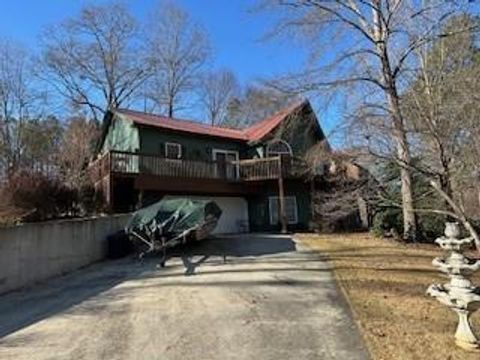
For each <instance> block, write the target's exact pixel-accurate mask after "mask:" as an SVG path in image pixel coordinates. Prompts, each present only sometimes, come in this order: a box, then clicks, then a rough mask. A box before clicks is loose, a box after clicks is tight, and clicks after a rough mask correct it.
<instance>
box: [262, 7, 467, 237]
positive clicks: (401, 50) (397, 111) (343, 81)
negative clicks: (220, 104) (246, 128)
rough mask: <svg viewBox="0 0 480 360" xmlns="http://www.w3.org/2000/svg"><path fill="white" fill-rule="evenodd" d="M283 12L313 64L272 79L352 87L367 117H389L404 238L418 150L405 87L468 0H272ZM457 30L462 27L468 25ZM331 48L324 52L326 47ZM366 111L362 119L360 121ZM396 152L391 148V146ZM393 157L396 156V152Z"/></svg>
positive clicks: (287, 87)
mask: <svg viewBox="0 0 480 360" xmlns="http://www.w3.org/2000/svg"><path fill="white" fill-rule="evenodd" d="M262 3H263V5H264V6H265V8H267V9H268V8H270V9H273V10H279V15H280V19H279V27H278V28H277V29H275V30H280V31H283V32H289V34H292V33H293V35H294V36H295V37H296V38H297V39H300V40H305V39H306V40H307V44H308V48H309V49H310V53H311V58H310V64H309V66H308V67H307V69H306V71H305V72H304V73H302V74H293V75H290V76H286V77H284V78H283V79H281V81H275V82H272V83H271V85H272V86H275V87H277V88H279V89H282V90H284V91H287V92H293V93H298V92H309V91H310V92H312V91H313V92H319V91H321V90H328V91H335V90H340V91H345V90H348V91H349V92H353V93H356V94H360V95H361V99H360V101H358V102H357V105H359V107H358V108H357V111H358V110H361V111H360V112H361V118H362V119H363V120H372V119H373V120H375V121H378V119H382V120H381V121H382V125H383V129H385V130H387V129H388V133H387V136H386V137H385V138H384V139H386V140H387V141H388V143H389V145H393V147H394V150H395V155H394V157H395V159H396V161H397V163H398V166H400V168H401V184H402V206H403V224H404V234H403V236H404V238H405V239H411V240H413V239H415V238H416V233H417V224H416V216H415V211H414V194H413V190H412V175H411V153H410V147H409V142H408V140H409V139H408V133H407V126H406V122H405V118H404V114H403V112H402V108H401V105H400V89H402V87H403V86H405V84H406V82H407V81H408V76H409V75H408V72H409V69H410V68H412V67H414V66H415V65H416V64H415V57H414V55H415V51H417V50H418V49H419V48H421V47H423V46H425V45H426V44H429V43H430V42H432V41H433V40H435V39H436V38H438V37H445V36H448V35H450V34H448V33H444V32H442V31H441V30H442V27H443V25H444V24H445V22H446V21H448V19H450V18H451V17H452V16H454V15H455V14H457V13H458V12H459V11H461V10H462V7H461V4H460V3H461V1H448V2H447V1H441V0H431V1H429V2H428V5H424V4H422V3H421V2H419V1H414V0H410V1H407V0H403V1H402V0H368V1H365V0H333V1H332V0H266V1H263V2H262ZM463 30H464V29H456V30H455V31H463ZM327 45H328V46H329V48H330V49H331V50H330V51H328V52H325V51H324V49H325V48H326V46H327ZM359 118H360V117H357V120H358V119H359ZM388 149H389V150H392V147H391V146H389V147H388ZM389 155H390V156H392V155H391V154H389Z"/></svg>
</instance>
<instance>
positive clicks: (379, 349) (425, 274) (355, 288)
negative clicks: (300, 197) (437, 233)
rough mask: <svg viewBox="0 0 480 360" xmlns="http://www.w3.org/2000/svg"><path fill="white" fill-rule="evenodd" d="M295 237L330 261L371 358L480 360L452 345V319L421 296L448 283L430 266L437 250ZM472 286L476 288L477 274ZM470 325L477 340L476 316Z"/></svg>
mask: <svg viewBox="0 0 480 360" xmlns="http://www.w3.org/2000/svg"><path fill="white" fill-rule="evenodd" d="M296 237H297V238H298V239H299V240H300V241H302V242H303V243H304V244H307V245H308V246H309V247H311V248H312V249H315V250H318V251H319V252H320V253H321V254H322V255H324V256H326V257H327V259H328V260H329V262H330V264H331V266H332V268H333V270H334V274H335V277H336V279H337V282H338V284H339V286H340V287H341V288H342V290H343V292H344V294H345V296H346V297H347V299H348V301H349V303H350V305H351V308H352V311H353V313H354V317H355V319H356V321H357V323H358V326H359V328H360V330H361V332H362V335H363V338H364V340H365V343H366V345H367V347H368V349H369V351H370V353H371V354H372V357H373V359H377V360H380V359H383V360H395V359H399V360H400V359H401V360H407V359H425V360H427V359H428V360H430V359H432V360H435V359H439V360H446V359H462V360H463V359H465V360H470V359H472V360H474V359H476V360H478V359H480V354H479V353H469V352H465V351H463V350H461V349H459V348H457V347H456V346H455V345H454V339H453V333H454V331H455V327H456V315H455V314H454V313H453V312H452V311H451V310H450V309H448V308H447V307H445V306H443V305H441V304H440V303H439V302H437V301H436V300H435V299H431V298H429V297H428V296H426V295H425V291H426V289H427V287H428V286H429V285H430V284H432V283H445V282H446V281H447V279H446V278H445V277H443V276H442V275H441V274H440V273H439V272H438V271H437V270H436V269H435V268H433V266H432V265H431V262H432V259H433V258H434V257H435V256H439V255H440V254H442V251H441V250H439V249H438V248H437V247H435V246H433V245H404V244H400V243H397V242H394V241H392V240H385V239H378V238H374V237H373V236H371V235H368V234H344V235H342V234H340V235H339V234H336V235H312V234H299V235H297V236H296ZM473 281H474V282H475V283H476V284H479V285H480V274H476V276H475V277H474V278H473ZM472 323H473V326H474V328H475V330H476V332H477V334H478V335H479V336H480V311H479V312H478V313H476V314H475V315H474V316H473V317H472Z"/></svg>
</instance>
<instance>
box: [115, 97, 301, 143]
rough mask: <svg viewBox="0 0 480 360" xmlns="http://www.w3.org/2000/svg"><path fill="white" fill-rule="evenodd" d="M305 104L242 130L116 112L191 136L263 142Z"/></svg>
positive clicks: (151, 115)
mask: <svg viewBox="0 0 480 360" xmlns="http://www.w3.org/2000/svg"><path fill="white" fill-rule="evenodd" d="M304 104H305V102H301V103H296V104H294V105H291V106H289V107H287V108H285V109H283V110H281V111H279V112H277V113H276V114H274V115H272V116H270V117H268V118H266V119H264V120H262V121H259V122H257V123H256V124H254V125H252V126H250V127H248V128H246V129H242V130H238V129H229V128H224V127H220V126H211V125H207V124H203V123H200V122H196V121H191V120H180V119H173V118H169V117H166V116H161V115H154V114H147V113H144V112H140V111H135V110H128V109H119V110H116V112H117V113H120V114H122V115H125V116H126V117H128V119H130V120H132V121H133V122H134V123H136V124H141V125H147V126H154V127H159V128H163V129H169V130H175V131H182V132H188V133H191V134H201V135H207V136H214V137H222V138H227V139H232V140H243V141H256V140H261V139H262V138H263V137H264V136H265V135H267V134H268V133H269V132H271V131H272V130H273V129H274V128H276V127H277V126H278V125H279V124H280V123H281V122H282V120H284V119H285V118H286V117H287V115H289V114H290V113H292V112H293V111H294V110H295V109H297V108H299V107H300V106H302V105H304Z"/></svg>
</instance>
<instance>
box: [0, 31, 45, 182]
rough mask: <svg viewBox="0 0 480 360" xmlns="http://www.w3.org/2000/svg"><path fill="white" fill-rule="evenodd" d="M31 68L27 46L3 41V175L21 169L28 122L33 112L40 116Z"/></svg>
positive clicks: (0, 76) (0, 100) (0, 79)
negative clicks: (25, 47) (23, 46)
mask: <svg viewBox="0 0 480 360" xmlns="http://www.w3.org/2000/svg"><path fill="white" fill-rule="evenodd" d="M31 70H32V69H31V64H30V59H29V54H28V53H27V51H26V50H25V49H24V48H22V47H21V46H19V45H16V44H14V43H12V42H10V41H6V40H2V41H1V42H0V178H1V177H9V176H10V175H11V174H12V173H14V172H15V171H16V170H17V169H18V167H19V165H20V157H21V154H22V152H23V147H24V143H23V141H22V140H23V139H22V130H23V129H24V127H25V126H24V123H25V122H26V121H27V119H28V118H29V116H30V115H38V113H37V112H36V110H37V107H36V105H37V104H38V100H39V93H38V92H37V91H36V89H35V87H34V85H33V75H32V71H31ZM33 113H35V114H33Z"/></svg>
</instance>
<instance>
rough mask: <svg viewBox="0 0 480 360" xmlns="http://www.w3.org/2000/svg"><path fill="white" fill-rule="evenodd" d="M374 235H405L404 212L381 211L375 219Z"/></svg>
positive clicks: (395, 210) (373, 225)
mask: <svg viewBox="0 0 480 360" xmlns="http://www.w3.org/2000/svg"><path fill="white" fill-rule="evenodd" d="M371 231H372V233H373V234H374V235H375V236H394V237H396V236H398V234H402V233H403V220H402V211H401V210H400V209H397V208H383V209H380V210H379V211H378V212H377V213H376V214H375V216H374V217H373V224H372V229H371Z"/></svg>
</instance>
